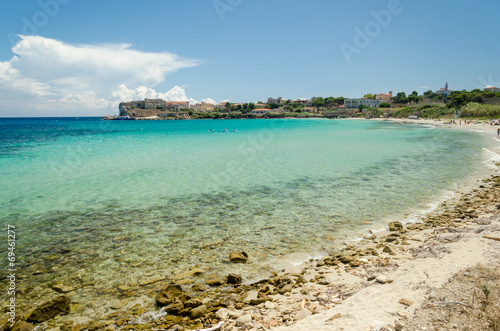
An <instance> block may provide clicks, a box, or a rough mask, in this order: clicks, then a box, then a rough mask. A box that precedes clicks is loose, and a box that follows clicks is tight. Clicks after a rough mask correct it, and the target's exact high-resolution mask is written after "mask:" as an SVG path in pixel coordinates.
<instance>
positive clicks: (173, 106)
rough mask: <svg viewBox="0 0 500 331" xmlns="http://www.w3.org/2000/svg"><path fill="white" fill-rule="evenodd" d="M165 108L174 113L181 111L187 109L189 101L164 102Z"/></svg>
mask: <svg viewBox="0 0 500 331" xmlns="http://www.w3.org/2000/svg"><path fill="white" fill-rule="evenodd" d="M165 108H167V109H168V110H175V111H179V110H181V109H189V101H166V102H165Z"/></svg>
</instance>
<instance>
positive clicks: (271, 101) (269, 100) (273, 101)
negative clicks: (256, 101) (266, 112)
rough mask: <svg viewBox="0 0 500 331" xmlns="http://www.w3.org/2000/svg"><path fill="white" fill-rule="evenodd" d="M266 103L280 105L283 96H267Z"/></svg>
mask: <svg viewBox="0 0 500 331" xmlns="http://www.w3.org/2000/svg"><path fill="white" fill-rule="evenodd" d="M267 103H277V104H279V105H281V104H282V103H283V98H282V97H278V99H273V98H267Z"/></svg>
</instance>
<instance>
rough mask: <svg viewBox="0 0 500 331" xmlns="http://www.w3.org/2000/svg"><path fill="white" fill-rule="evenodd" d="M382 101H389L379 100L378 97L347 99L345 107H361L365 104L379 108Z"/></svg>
mask: <svg viewBox="0 0 500 331" xmlns="http://www.w3.org/2000/svg"><path fill="white" fill-rule="evenodd" d="M382 102H387V101H385V100H377V99H362V98H358V99H345V100H344V107H345V108H359V106H361V105H363V106H365V107H373V108H377V107H378V106H379V105H380V104H381V103H382Z"/></svg>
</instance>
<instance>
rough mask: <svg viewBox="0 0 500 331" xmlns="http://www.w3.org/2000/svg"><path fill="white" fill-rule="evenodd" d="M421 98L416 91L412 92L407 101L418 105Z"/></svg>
mask: <svg viewBox="0 0 500 331" xmlns="http://www.w3.org/2000/svg"><path fill="white" fill-rule="evenodd" d="M422 99H423V97H422V96H419V95H418V93H417V91H413V92H412V93H411V94H410V95H409V96H408V101H409V102H414V103H419V102H420V101H422Z"/></svg>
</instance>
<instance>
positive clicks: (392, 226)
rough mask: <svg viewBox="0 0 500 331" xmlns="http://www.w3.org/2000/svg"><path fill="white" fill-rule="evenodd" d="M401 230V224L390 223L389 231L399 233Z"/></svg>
mask: <svg viewBox="0 0 500 331" xmlns="http://www.w3.org/2000/svg"><path fill="white" fill-rule="evenodd" d="M401 230H403V224H401V222H390V223H389V231H393V232H394V231H401Z"/></svg>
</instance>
